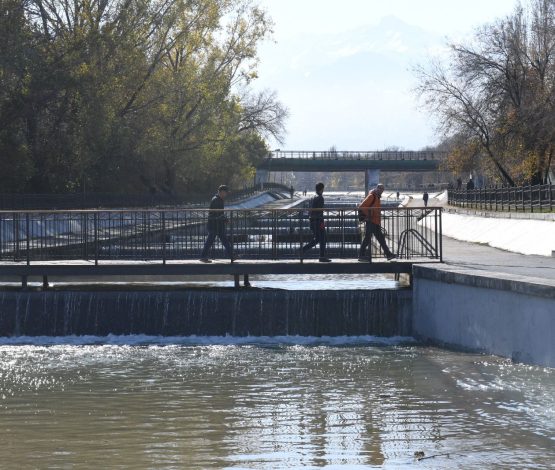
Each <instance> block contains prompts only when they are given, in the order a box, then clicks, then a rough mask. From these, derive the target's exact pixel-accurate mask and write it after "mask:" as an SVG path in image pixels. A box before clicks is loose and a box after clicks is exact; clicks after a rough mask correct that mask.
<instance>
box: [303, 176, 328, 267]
mask: <svg viewBox="0 0 555 470" xmlns="http://www.w3.org/2000/svg"><path fill="white" fill-rule="evenodd" d="M323 192H324V183H318V184H317V185H316V196H314V197H313V198H312V200H311V203H310V208H311V209H312V210H311V211H310V231H311V232H312V240H310V241H309V242H308V243H307V244H306V245H305V246H303V247H302V252H303V254H304V253H306V252H307V251H308V250H310V249H311V248H312V247H314V246H316V245H317V244H318V243H319V244H320V259H319V260H318V261H320V263H329V262H330V261H331V259H329V258H328V257H327V256H326V225H325V223H324V210H323V209H324V196H322V193H323ZM315 209H316V210H315Z"/></svg>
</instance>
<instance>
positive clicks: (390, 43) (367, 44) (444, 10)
mask: <svg viewBox="0 0 555 470" xmlns="http://www.w3.org/2000/svg"><path fill="white" fill-rule="evenodd" d="M255 3H257V4H259V5H260V6H262V7H263V8H264V9H265V10H266V11H267V12H268V13H269V14H270V16H271V17H272V19H273V21H274V23H275V25H274V37H273V41H267V42H266V43H264V44H263V45H262V46H261V48H260V65H259V79H258V80H257V83H256V87H257V88H260V89H263V88H264V89H272V90H275V91H276V92H277V94H278V99H279V100H280V101H281V102H282V103H283V104H284V105H285V106H287V108H289V111H290V114H291V117H290V118H289V120H288V122H287V131H288V133H287V135H286V137H285V142H284V144H277V143H275V142H271V145H272V146H273V147H276V146H279V147H280V148H281V149H282V150H283V149H289V150H326V149H328V148H330V147H331V146H335V147H336V148H337V149H339V150H380V149H385V148H388V147H392V146H396V147H401V148H404V149H409V150H417V149H419V148H422V147H424V146H426V145H433V144H435V143H437V140H438V139H437V136H436V134H435V132H434V121H433V118H432V117H431V116H428V115H427V114H426V112H424V110H422V109H421V107H420V106H419V104H418V102H417V99H416V97H415V95H414V93H413V92H412V89H413V88H414V86H415V79H414V74H413V72H412V71H411V68H412V67H414V66H415V65H417V64H421V63H425V62H426V61H427V60H429V58H430V57H432V56H436V55H438V54H442V53H444V52H445V44H446V42H447V40H455V41H458V40H461V39H464V38H465V37H468V36H469V35H471V34H472V32H473V30H474V29H475V28H476V27H478V26H480V25H483V24H485V23H488V22H492V21H494V20H496V19H498V18H502V17H504V16H506V15H507V14H509V13H511V12H512V11H513V10H514V7H515V5H516V4H517V0H464V1H462V0H449V1H446V0H419V1H418V0H388V1H383V0H342V1H341V2H339V1H337V0H256V1H255Z"/></svg>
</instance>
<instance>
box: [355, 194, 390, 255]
mask: <svg viewBox="0 0 555 470" xmlns="http://www.w3.org/2000/svg"><path fill="white" fill-rule="evenodd" d="M383 191H384V185H383V184H381V183H380V184H378V185H377V186H376V187H375V188H374V189H373V190H372V191H370V193H369V194H368V196H366V198H365V199H364V201H362V202H361V204H360V206H358V209H359V220H360V221H361V222H364V223H365V230H364V238H363V240H362V243H361V244H360V251H359V256H358V260H359V261H371V260H372V256H371V255H370V256H366V248H368V245H370V242H371V240H372V235H374V236H375V237H376V240H378V243H379V244H380V246H381V247H382V250H383V252H384V254H385V257H386V258H387V259H388V260H391V259H393V258H397V255H395V254H394V253H393V252H392V251H391V250H390V249H389V247H388V246H387V243H386V241H385V236H384V233H383V228H382V226H381V197H382V193H383ZM370 250H371V248H370Z"/></svg>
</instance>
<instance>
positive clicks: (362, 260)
mask: <svg viewBox="0 0 555 470" xmlns="http://www.w3.org/2000/svg"><path fill="white" fill-rule="evenodd" d="M358 262H359V263H369V262H370V258H368V257H367V256H359V257H358Z"/></svg>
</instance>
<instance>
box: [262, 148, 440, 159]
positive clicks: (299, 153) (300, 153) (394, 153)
mask: <svg viewBox="0 0 555 470" xmlns="http://www.w3.org/2000/svg"><path fill="white" fill-rule="evenodd" d="M447 154H448V152H444V151H437V150H371V151H367V150H365V151H352V150H349V151H340V150H328V151H325V150H324V151H320V150H318V151H312V150H274V151H273V152H270V153H269V154H268V157H267V158H270V159H286V158H296V159H322V160H333V159H340V158H341V159H350V160H361V159H362V160H442V159H444V158H445V157H446V156H447Z"/></svg>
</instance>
